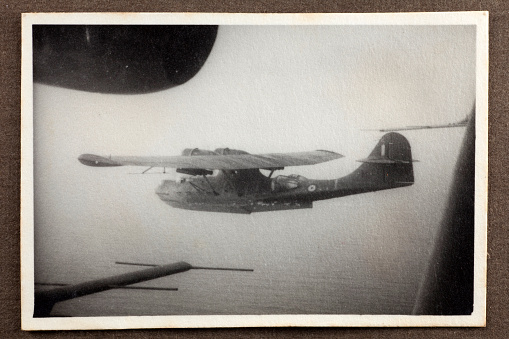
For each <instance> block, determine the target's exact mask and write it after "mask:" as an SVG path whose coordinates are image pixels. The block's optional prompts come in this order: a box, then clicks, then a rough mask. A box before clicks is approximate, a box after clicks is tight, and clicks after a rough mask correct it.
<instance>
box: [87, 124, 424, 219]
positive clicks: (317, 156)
mask: <svg viewBox="0 0 509 339" xmlns="http://www.w3.org/2000/svg"><path fill="white" fill-rule="evenodd" d="M341 157H342V155H340V154H337V153H335V152H330V151H323V150H319V151H312V152H297V153H274V154H261V155H254V154H249V153H247V152H244V151H239V150H233V149H228V148H221V149H216V150H215V151H214V152H213V151H206V150H199V149H186V150H184V152H183V153H182V155H181V156H170V157H138V156H110V157H102V156H98V155H93V154H82V155H81V156H79V158H78V159H79V161H80V162H81V163H83V164H85V165H88V166H94V167H111V166H149V168H148V169H147V170H145V171H144V172H143V173H145V172H146V171H148V170H149V169H151V168H152V167H163V168H166V167H171V168H176V169H177V172H178V173H184V174H188V175H190V176H191V177H190V178H186V179H177V180H176V181H173V180H164V181H163V182H162V183H161V185H160V186H159V187H158V188H157V190H156V193H157V195H158V196H159V197H160V198H161V200H163V201H164V202H166V203H167V204H169V205H170V206H173V207H176V208H182V209H189V210H199V211H212V212H228V213H247V214H249V213H251V212H263V211H277V210H289V209H300V208H311V207H312V206H313V201H316V200H324V199H331V198H337V197H343V196H347V195H352V194H360V193H366V192H374V191H379V190H386V189H392V188H398V187H405V186H410V185H412V184H413V183H414V174H413V165H412V154H411V149H410V144H409V143H408V141H407V139H406V138H405V137H404V136H402V135H401V134H398V133H387V134H386V135H384V136H383V137H382V138H381V139H380V141H379V142H378V144H377V145H376V146H375V148H374V150H373V151H372V152H371V154H370V155H369V157H367V158H366V159H362V160H359V161H360V162H362V163H363V164H362V165H361V166H360V167H359V168H358V169H357V170H355V171H354V172H352V173H351V174H349V175H347V176H345V177H342V178H339V179H334V180H314V179H307V178H305V177H303V176H300V175H289V176H284V175H280V176H277V177H275V178H272V174H273V173H274V171H276V170H281V169H283V168H284V167H286V166H303V165H314V164H318V163H322V162H326V161H330V160H334V159H338V158H341ZM261 169H263V170H268V171H270V174H268V175H267V176H266V175H264V174H262V172H261V171H260V170H261Z"/></svg>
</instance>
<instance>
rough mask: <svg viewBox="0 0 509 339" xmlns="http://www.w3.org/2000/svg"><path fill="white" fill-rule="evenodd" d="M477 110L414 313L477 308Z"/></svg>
mask: <svg viewBox="0 0 509 339" xmlns="http://www.w3.org/2000/svg"><path fill="white" fill-rule="evenodd" d="M474 193H475V111H474V112H473V113H472V115H471V117H470V118H469V123H468V127H467V132H466V135H465V138H464V140H463V145H462V148H461V153H460V156H459V159H458V162H457V164H456V170H455V178H454V182H453V184H452V189H451V195H450V197H449V204H448V209H447V211H446V213H445V215H444V219H443V220H442V224H441V225H440V229H439V232H438V234H437V238H436V242H435V249H434V252H433V254H432V256H431V259H430V262H429V264H428V268H427V272H426V275H425V277H424V280H423V283H422V285H421V287H420V289H419V293H418V296H417V300H416V304H415V307H414V311H413V313H414V314H419V315H469V314H471V313H472V312H473V309H474V198H475V194H474Z"/></svg>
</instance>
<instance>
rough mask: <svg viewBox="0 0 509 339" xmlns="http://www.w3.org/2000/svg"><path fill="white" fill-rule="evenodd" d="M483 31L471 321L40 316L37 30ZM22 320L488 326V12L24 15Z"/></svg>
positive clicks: (133, 324)
mask: <svg viewBox="0 0 509 339" xmlns="http://www.w3.org/2000/svg"><path fill="white" fill-rule="evenodd" d="M91 23H93V24H110V25H111V24H122V25H130V24H152V25H162V24H214V25H475V26H476V27H477V29H476V107H475V111H476V140H475V158H476V166H475V244H474V248H475V260H474V312H473V313H472V315H470V316H414V315H348V314H341V315H254V316H251V315H229V316H224V315H220V316H211V315H203V316H201V315H200V316H128V317H70V318H34V317H33V311H34V303H33V300H34V298H33V296H34V171H33V169H34V167H33V157H34V144H33V142H34V139H33V132H34V126H33V78H32V75H33V73H32V25H36V24H59V25H63V24H91ZM21 86H22V93H21V131H22V132H21V320H22V329H23V330H83V329H134V328H215V327H287V326H292V327H294V326H300V327H313V326H317V327H339V326H341V327H361V326H362V327H364V326H373V327H425V326H443V327H445V326H447V327H449V326H451V327H458V326H485V324H486V270H487V210H488V209H487V207H488V206H487V196H488V195H487V187H488V185H487V181H488V12H435V13H377V14H372V13H369V14H307V13H306V14H244V13H243V14H234V13H229V14H224V13H223V14H219V13H214V14H209V13H166V14H165V13H129V14H126V13H28V14H23V15H22V71H21Z"/></svg>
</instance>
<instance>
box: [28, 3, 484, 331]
mask: <svg viewBox="0 0 509 339" xmlns="http://www.w3.org/2000/svg"><path fill="white" fill-rule="evenodd" d="M487 23H488V18H487V13H485V12H464V13H412V14H356V15H352V14H350V15H341V14H328V15H325V14H322V15H319V14H310V15H296V14H288V15H276V14H273V15H263V14H251V15H248V14H196V13H195V14H132V15H129V16H126V15H121V14H71V13H65V14H62V13H61V14H26V15H24V17H23V46H22V52H23V65H22V103H23V107H22V133H23V135H22V207H21V208H22V225H21V237H22V239H21V247H22V323H23V328H24V329H27V330H41V329H42V330H44V329H90V328H97V329H107V328H111V329H114V328H147V327H148V328H150V327H238V326H247V327H249V326H484V324H485V307H486V306H485V293H486V289H485V282H486V213H487V207H486V206H487V114H488V113H487V107H488V104H487V69H488V68H487V62H488V55H487V50H488V49H487ZM140 316H142V317H140Z"/></svg>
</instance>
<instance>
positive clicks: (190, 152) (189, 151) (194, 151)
mask: <svg viewBox="0 0 509 339" xmlns="http://www.w3.org/2000/svg"><path fill="white" fill-rule="evenodd" d="M182 155H184V156H196V155H218V154H217V153H216V152H213V151H209V150H203V149H199V148H186V149H185V150H183V151H182ZM177 173H182V174H188V175H193V176H194V175H211V174H213V173H214V172H213V171H211V170H208V169H201V168H177Z"/></svg>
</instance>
